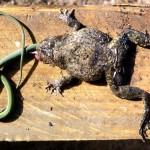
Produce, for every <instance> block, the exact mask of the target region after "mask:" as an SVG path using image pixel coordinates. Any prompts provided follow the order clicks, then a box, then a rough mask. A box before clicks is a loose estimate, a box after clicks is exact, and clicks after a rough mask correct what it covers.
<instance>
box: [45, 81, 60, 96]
mask: <svg viewBox="0 0 150 150" xmlns="http://www.w3.org/2000/svg"><path fill="white" fill-rule="evenodd" d="M45 89H46V92H48V91H51V94H52V93H54V92H57V93H59V94H62V91H61V86H60V83H59V81H58V80H56V81H54V82H47V84H46V87H45Z"/></svg>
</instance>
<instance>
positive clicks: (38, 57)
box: [30, 51, 43, 61]
mask: <svg viewBox="0 0 150 150" xmlns="http://www.w3.org/2000/svg"><path fill="white" fill-rule="evenodd" d="M30 53H31V54H33V55H34V57H35V59H36V60H38V61H43V59H42V57H41V55H40V54H39V53H38V52H37V51H34V52H30Z"/></svg>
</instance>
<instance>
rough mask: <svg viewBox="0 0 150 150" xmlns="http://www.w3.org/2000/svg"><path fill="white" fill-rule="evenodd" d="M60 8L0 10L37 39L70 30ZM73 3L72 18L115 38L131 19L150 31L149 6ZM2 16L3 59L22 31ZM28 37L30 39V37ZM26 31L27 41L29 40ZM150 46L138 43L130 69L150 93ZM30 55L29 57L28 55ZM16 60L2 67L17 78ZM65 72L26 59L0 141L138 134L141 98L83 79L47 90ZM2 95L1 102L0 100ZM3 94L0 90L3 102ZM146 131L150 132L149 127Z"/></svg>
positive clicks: (0, 40) (134, 136)
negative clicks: (56, 91) (59, 89)
mask: <svg viewBox="0 0 150 150" xmlns="http://www.w3.org/2000/svg"><path fill="white" fill-rule="evenodd" d="M59 8H60V7H40V6H36V7H35V6H34V7H10V6H9V7H8V6H1V7H0V10H2V11H5V12H7V13H10V14H12V15H14V16H15V17H16V18H18V19H19V20H20V21H21V22H23V23H24V24H25V25H26V26H27V27H28V28H29V29H30V30H31V31H32V33H33V34H34V36H35V39H36V41H37V42H40V41H41V40H43V39H44V38H46V37H48V36H54V35H60V34H65V33H68V32H71V31H72V29H70V28H69V27H67V26H66V25H65V24H64V23H62V21H61V20H59V19H58V17H57V16H58V10H59ZM66 8H67V9H71V8H75V10H76V12H75V15H76V17H77V18H78V19H79V20H80V21H81V22H82V23H83V24H85V25H87V26H88V27H93V28H98V29H99V30H101V31H103V32H106V33H109V35H110V36H112V37H114V36H116V35H117V33H119V32H120V31H121V30H122V29H123V28H125V27H128V25H129V24H130V25H131V26H132V27H133V28H135V29H137V30H139V31H142V32H145V29H147V31H149V32H150V26H149V25H150V20H149V17H150V9H149V8H146V7H143V6H140V7H130V6H129V7H126V6H123V7H121V6H115V7H109V6H107V7H104V6H84V7H73V6H72V7H71V6H70V7H66ZM0 17H1V21H0V33H1V36H0V48H1V51H0V54H1V58H3V57H4V56H5V55H7V54H9V53H10V52H12V51H14V50H16V49H18V48H19V47H18V45H20V41H21V35H20V32H19V30H18V28H17V27H16V25H14V24H13V23H12V22H10V21H9V20H8V19H6V18H4V17H2V16H0ZM32 39H34V38H33V37H32ZM31 43H32V41H31V38H30V36H29V33H28V32H26V45H28V44H31ZM149 56H150V51H149V50H147V49H144V48H140V47H137V55H136V60H135V66H134V74H133V76H132V80H131V84H132V85H133V86H138V87H140V88H142V89H144V90H146V91H148V92H150V66H149V64H150V57H149ZM28 57H29V56H28ZM18 68H19V63H18V62H14V63H13V64H12V65H10V66H8V67H7V68H5V69H4V72H5V74H7V76H8V77H11V78H12V80H13V81H14V82H15V83H17V81H18V78H19V71H18ZM65 74H66V72H65V71H62V70H60V69H59V68H57V67H54V68H53V67H50V66H48V65H44V64H42V63H41V62H40V63H36V62H35V61H34V60H33V59H32V58H27V60H26V65H24V68H23V79H25V82H24V83H25V84H24V85H23V86H22V88H21V90H20V91H18V92H17V96H16V99H15V106H16V107H15V110H14V113H13V114H12V116H10V119H9V120H7V121H5V122H0V127H1V130H0V140H1V141H3V140H4V141H39V140H40V141H47V140H105V139H106V140H110V139H113V140H114V139H115V140H116V139H140V138H141V137H140V136H139V134H138V129H139V124H140V120H141V116H142V111H143V104H142V101H127V100H122V99H119V98H117V97H116V96H114V95H113V94H112V92H111V91H110V89H109V88H108V87H107V86H106V85H101V84H99V85H98V83H97V84H90V83H85V82H82V83H80V84H76V85H75V86H73V85H72V86H69V87H67V89H66V90H65V91H64V93H63V95H64V97H62V96H60V95H56V94H53V95H51V94H50V93H46V92H45V89H44V87H45V83H46V81H53V80H55V79H58V78H60V77H62V75H65ZM2 99H3V101H2ZM4 99H6V95H5V91H4V90H3V91H2V93H1V106H2V105H4ZM148 134H149V135H150V132H148Z"/></svg>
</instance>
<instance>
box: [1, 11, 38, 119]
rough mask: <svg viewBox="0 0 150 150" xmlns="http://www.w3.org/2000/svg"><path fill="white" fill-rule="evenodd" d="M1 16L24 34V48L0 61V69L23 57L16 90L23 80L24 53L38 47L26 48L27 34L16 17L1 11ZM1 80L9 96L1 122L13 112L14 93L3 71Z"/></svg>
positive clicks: (30, 46)
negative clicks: (10, 21)
mask: <svg viewBox="0 0 150 150" xmlns="http://www.w3.org/2000/svg"><path fill="white" fill-rule="evenodd" d="M0 15H3V16H5V17H7V18H9V19H10V20H12V21H13V22H14V23H15V24H16V25H17V26H19V28H20V30H21V34H22V48H21V49H19V50H17V51H15V52H13V53H11V54H10V55H8V56H6V57H4V58H3V59H1V60H0V68H2V67H4V66H5V65H6V64H7V63H9V62H10V61H12V60H14V59H16V58H18V57H19V56H21V59H20V79H19V82H18V84H17V87H16V88H18V87H19V85H20V83H21V79H22V65H23V58H24V53H25V52H32V51H34V50H35V49H36V47H37V44H31V45H29V46H27V47H25V34H24V30H23V27H22V25H21V23H20V22H19V21H18V20H17V19H16V18H15V17H13V16H11V15H9V14H7V13H5V12H2V11H0ZM0 80H1V82H2V83H3V85H4V87H5V88H6V91H7V96H8V98H7V105H6V108H5V109H3V110H2V111H1V112H0V120H2V119H5V118H6V117H8V116H9V115H10V113H11V112H12V110H13V104H14V93H13V89H12V85H11V84H10V82H9V80H8V79H7V78H6V77H5V75H4V74H3V73H2V71H0Z"/></svg>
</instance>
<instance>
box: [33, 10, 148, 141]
mask: <svg viewBox="0 0 150 150" xmlns="http://www.w3.org/2000/svg"><path fill="white" fill-rule="evenodd" d="M59 18H60V19H62V20H63V21H64V22H65V23H67V25H69V26H70V27H72V28H73V29H74V30H75V31H74V32H72V33H70V34H65V35H60V36H54V37H49V38H47V39H45V40H44V41H42V42H41V43H40V44H39V45H38V47H37V51H36V53H35V57H36V58H37V59H38V60H41V61H43V62H44V63H47V64H50V65H52V66H58V67H59V68H61V69H66V70H67V72H68V74H69V75H68V76H65V77H63V78H61V79H58V80H56V81H54V82H49V83H48V84H47V86H46V89H47V90H52V92H54V91H57V92H60V93H61V87H62V86H64V85H65V84H68V83H70V82H71V81H72V79H73V78H77V79H80V80H82V81H88V82H89V81H96V80H99V79H100V78H101V77H102V76H103V74H105V77H106V81H107V83H108V85H109V87H110V89H111V90H112V92H113V93H114V94H115V95H116V96H118V97H120V98H122V99H142V100H143V102H144V114H143V118H142V121H141V125H140V129H139V133H140V135H141V136H142V139H143V141H145V139H146V137H147V135H146V131H147V130H148V128H149V125H150V94H149V93H147V92H146V91H144V90H142V89H140V88H138V87H132V86H129V85H124V84H123V82H122V79H123V78H124V76H123V70H124V69H123V68H124V63H125V62H124V60H125V58H126V57H127V52H128V47H129V43H131V42H132V43H134V44H136V45H139V46H141V47H147V48H149V47H150V36H149V35H148V33H146V34H144V33H141V32H139V31H136V30H134V29H131V28H128V29H124V30H123V31H122V32H121V33H120V34H119V35H118V36H117V37H116V38H113V39H112V38H111V37H109V35H107V34H105V33H103V32H101V31H99V30H97V29H92V28H86V27H85V26H83V25H82V24H81V23H80V22H79V21H78V20H76V19H75V17H74V10H70V11H67V10H64V11H63V10H60V16H59Z"/></svg>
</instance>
